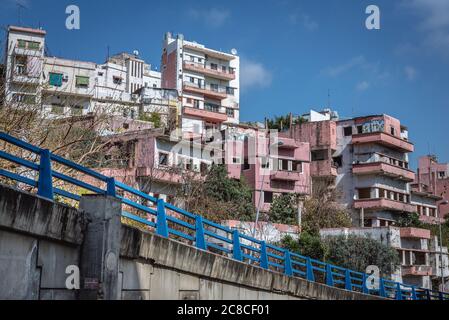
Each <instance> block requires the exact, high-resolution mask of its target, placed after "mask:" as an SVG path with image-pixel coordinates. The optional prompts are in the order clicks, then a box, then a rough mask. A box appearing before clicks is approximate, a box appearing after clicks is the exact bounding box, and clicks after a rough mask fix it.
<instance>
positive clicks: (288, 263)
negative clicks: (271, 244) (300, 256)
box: [284, 250, 293, 276]
mask: <svg viewBox="0 0 449 320" xmlns="http://www.w3.org/2000/svg"><path fill="white" fill-rule="evenodd" d="M284 272H285V274H286V275H287V276H292V275H293V267H292V258H291V257H290V251H288V250H285V255H284Z"/></svg>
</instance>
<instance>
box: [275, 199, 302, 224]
mask: <svg viewBox="0 0 449 320" xmlns="http://www.w3.org/2000/svg"><path fill="white" fill-rule="evenodd" d="M269 219H270V221H271V222H273V223H283V224H289V225H297V224H298V198H297V195H296V194H293V193H285V194H281V195H279V196H277V197H275V198H274V200H273V203H272V204H271V207H270V212H269Z"/></svg>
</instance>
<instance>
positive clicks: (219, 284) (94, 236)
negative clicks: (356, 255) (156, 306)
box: [0, 185, 376, 300]
mask: <svg viewBox="0 0 449 320" xmlns="http://www.w3.org/2000/svg"><path fill="white" fill-rule="evenodd" d="M86 199H87V200H86ZM117 204H119V202H118V200H116V199H113V198H107V197H103V196H87V197H85V198H84V199H83V200H82V202H81V205H80V207H81V208H82V210H77V209H74V208H70V207H67V206H64V205H61V204H58V203H53V202H51V201H48V200H45V199H42V198H39V197H37V196H35V195H32V194H28V193H25V192H22V191H18V190H15V189H12V188H9V187H6V186H4V185H0V274H1V277H0V299H151V300H153V299H201V300H206V299H235V300H247V299H260V300H263V299H372V298H376V297H372V296H366V295H363V294H360V293H356V292H349V291H345V290H341V289H337V288H332V287H328V286H326V285H323V284H319V283H314V282H308V281H306V280H304V279H301V278H292V277H287V276H285V275H283V274H280V273H275V272H271V271H268V270H265V269H262V268H259V267H255V266H251V265H248V264H245V263H241V262H238V261H235V260H232V259H229V258H227V257H223V256H220V255H216V254H213V253H211V252H207V251H202V250H198V249H197V248H195V247H192V246H189V245H186V244H184V243H181V242H177V241H174V240H172V239H166V238H163V237H160V236H158V235H155V234H153V233H151V232H144V231H141V230H138V229H135V228H132V227H129V226H126V225H122V224H121V223H120V219H119V217H120V211H121V208H120V205H117ZM116 257H119V258H116ZM69 265H76V266H79V267H80V271H81V290H68V289H67V288H66V285H65V283H66V279H67V277H68V276H69V275H68V274H66V272H65V271H66V267H67V266H69ZM87 280H88V281H87ZM85 284H87V285H85Z"/></svg>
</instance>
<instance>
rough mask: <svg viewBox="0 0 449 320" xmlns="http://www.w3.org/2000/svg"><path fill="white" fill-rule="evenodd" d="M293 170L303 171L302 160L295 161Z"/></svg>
mask: <svg viewBox="0 0 449 320" xmlns="http://www.w3.org/2000/svg"><path fill="white" fill-rule="evenodd" d="M292 170H293V171H296V172H299V173H302V161H293V168H292Z"/></svg>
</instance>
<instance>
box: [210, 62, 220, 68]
mask: <svg viewBox="0 0 449 320" xmlns="http://www.w3.org/2000/svg"><path fill="white" fill-rule="evenodd" d="M210 68H211V69H212V70H217V69H218V65H217V64H216V63H211V64H210Z"/></svg>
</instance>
